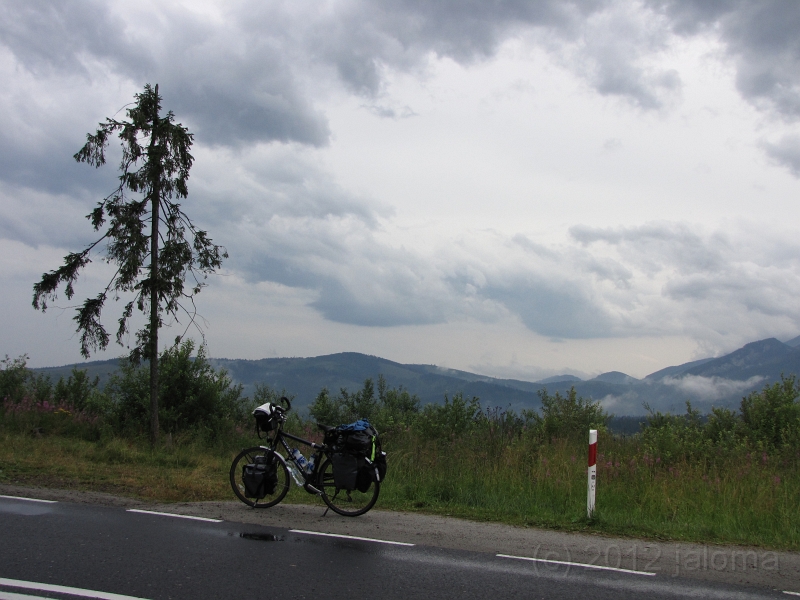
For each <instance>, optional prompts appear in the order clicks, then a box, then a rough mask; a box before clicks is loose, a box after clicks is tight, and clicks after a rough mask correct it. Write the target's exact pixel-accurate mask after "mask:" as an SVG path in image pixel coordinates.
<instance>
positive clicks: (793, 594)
mask: <svg viewBox="0 0 800 600" xmlns="http://www.w3.org/2000/svg"><path fill="white" fill-rule="evenodd" d="M783 593H784V594H789V595H790V596H800V592H789V591H786V590H783Z"/></svg>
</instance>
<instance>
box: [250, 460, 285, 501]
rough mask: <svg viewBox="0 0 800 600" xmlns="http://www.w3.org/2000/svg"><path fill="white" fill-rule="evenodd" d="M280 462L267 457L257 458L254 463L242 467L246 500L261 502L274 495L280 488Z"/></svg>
mask: <svg viewBox="0 0 800 600" xmlns="http://www.w3.org/2000/svg"><path fill="white" fill-rule="evenodd" d="M277 463H278V461H276V460H275V459H274V458H271V460H268V459H267V457H266V456H256V457H255V458H254V459H253V462H252V463H250V464H246V465H244V466H243V467H242V482H243V483H244V496H245V498H255V499H256V500H261V499H262V498H264V497H266V496H267V495H269V494H274V493H275V489H276V488H277V487H278V464H277Z"/></svg>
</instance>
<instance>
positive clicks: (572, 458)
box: [570, 454, 575, 463]
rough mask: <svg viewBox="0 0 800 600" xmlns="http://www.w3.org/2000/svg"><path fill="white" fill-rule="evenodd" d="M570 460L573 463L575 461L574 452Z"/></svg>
mask: <svg viewBox="0 0 800 600" xmlns="http://www.w3.org/2000/svg"><path fill="white" fill-rule="evenodd" d="M570 460H571V461H572V462H573V463H574V462H575V455H574V454H573V455H572V456H570Z"/></svg>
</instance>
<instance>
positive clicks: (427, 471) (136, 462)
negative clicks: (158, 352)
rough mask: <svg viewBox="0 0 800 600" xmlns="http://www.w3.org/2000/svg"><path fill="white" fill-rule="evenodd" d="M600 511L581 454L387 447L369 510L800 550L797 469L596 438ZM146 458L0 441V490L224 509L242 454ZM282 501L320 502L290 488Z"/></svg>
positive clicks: (109, 444) (152, 453)
mask: <svg viewBox="0 0 800 600" xmlns="http://www.w3.org/2000/svg"><path fill="white" fill-rule="evenodd" d="M601 442H603V446H602V447H604V448H606V452H604V453H603V454H601V456H600V457H599V458H600V460H599V463H598V491H597V507H598V508H597V512H596V514H595V516H594V518H593V519H591V520H589V519H587V518H586V514H585V511H586V475H585V473H586V469H585V447H581V446H580V445H579V444H570V443H568V442H564V441H561V442H555V443H552V444H546V445H543V446H540V447H538V448H536V449H532V448H530V447H528V446H526V445H524V444H516V445H513V444H512V445H510V446H507V447H503V448H500V449H495V450H494V451H492V449H491V448H488V449H487V447H486V446H484V445H476V446H474V447H473V446H471V445H470V444H469V443H468V442H455V441H453V442H449V443H438V444H436V443H429V444H426V443H424V442H423V441H421V440H419V439H417V438H411V437H409V438H406V439H395V440H387V444H386V448H387V450H388V452H389V473H388V478H387V481H386V483H385V484H384V486H383V487H382V489H381V497H380V499H379V501H378V508H382V509H389V510H404V511H410V512H423V513H428V514H438V515H450V516H454V517H462V518H467V519H472V520H479V521H494V522H502V523H508V524H512V525H520V526H535V527H546V528H554V529H561V530H571V531H583V532H595V533H604V534H610V535H618V536H630V537H644V538H651V539H653V538H654V539H661V540H665V539H671V540H683V541H693V542H703V543H717V544H742V545H749V546H760V547H765V548H773V549H786V550H797V549H800V516H798V513H797V510H796V503H797V498H798V497H800V477H799V476H798V475H797V474H796V471H797V470H796V468H795V465H794V464H790V463H789V462H787V461H786V460H783V461H781V460H780V459H778V458H776V457H768V456H767V455H766V454H763V455H752V454H746V455H742V456H737V457H726V458H724V460H722V461H721V462H720V461H717V462H714V463H698V462H683V463H676V464H674V465H672V466H671V467H663V466H661V465H659V464H657V463H655V462H654V461H653V460H651V459H649V458H647V457H642V456H639V455H636V454H635V453H633V449H632V448H631V447H629V446H626V443H625V442H624V441H623V442H620V441H614V440H612V439H608V440H601ZM246 445H253V444H252V440H249V439H242V440H241V444H239V445H238V446H234V447H223V446H217V447H208V446H204V445H201V444H199V443H182V444H175V445H173V446H172V447H167V446H165V447H161V448H157V449H155V450H153V449H151V448H149V446H148V445H147V443H146V442H144V441H141V442H137V441H135V440H128V439H120V438H110V439H101V440H100V441H95V442H90V441H85V440H82V439H76V438H71V437H62V436H43V437H34V436H31V435H30V434H22V433H15V432H3V433H0V483H16V484H25V485H33V486H41V487H52V488H68V489H81V490H93V491H102V492H108V493H112V494H117V495H122V496H128V497H135V498H139V499H142V500H148V501H154V502H196V501H214V500H217V501H220V500H233V499H234V497H233V494H232V492H231V490H230V486H229V483H228V470H229V468H230V461H231V460H232V458H233V456H234V455H235V454H236V452H237V451H238V450H239V447H240V446H242V447H243V446H246ZM286 501H287V502H295V503H298V502H299V503H303V502H308V503H317V502H319V500H318V499H316V498H315V497H313V496H310V495H308V494H307V493H305V492H304V491H302V490H300V489H297V488H294V487H293V488H292V491H291V492H290V494H289V496H288V497H287V499H286Z"/></svg>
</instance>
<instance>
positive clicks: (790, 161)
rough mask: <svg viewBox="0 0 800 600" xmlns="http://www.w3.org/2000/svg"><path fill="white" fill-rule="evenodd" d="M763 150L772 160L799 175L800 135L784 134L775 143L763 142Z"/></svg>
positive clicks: (796, 175)
mask: <svg viewBox="0 0 800 600" xmlns="http://www.w3.org/2000/svg"><path fill="white" fill-rule="evenodd" d="M762 145H763V147H764V150H765V151H766V153H767V156H769V157H770V158H771V159H772V160H774V161H775V162H776V163H778V164H779V165H782V166H784V167H786V168H788V169H789V170H790V171H791V172H792V174H793V175H794V176H795V177H800V135H785V136H783V137H782V138H781V139H780V140H778V141H777V142H776V143H770V142H764V143H763V144H762Z"/></svg>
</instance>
